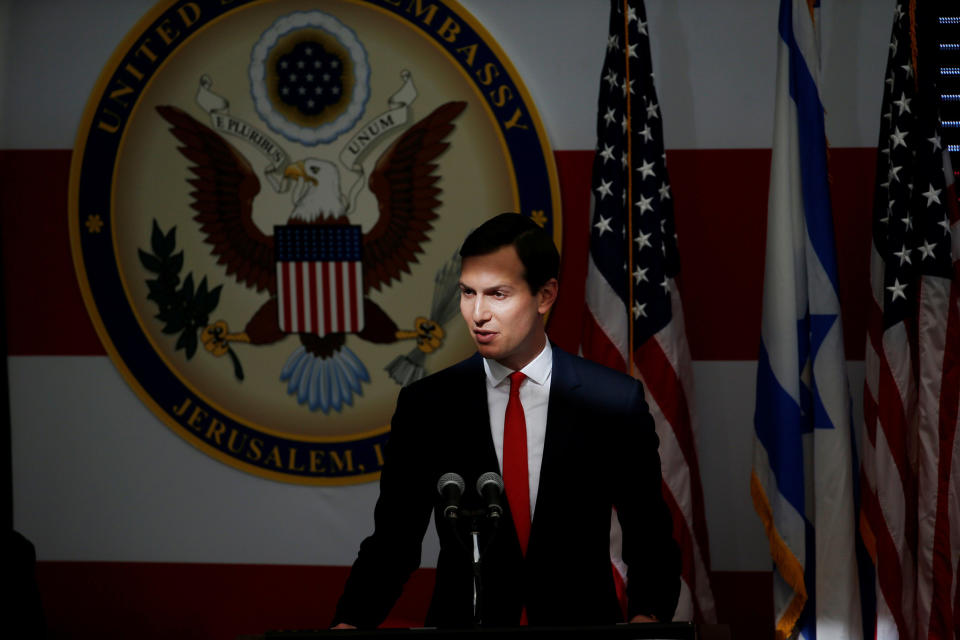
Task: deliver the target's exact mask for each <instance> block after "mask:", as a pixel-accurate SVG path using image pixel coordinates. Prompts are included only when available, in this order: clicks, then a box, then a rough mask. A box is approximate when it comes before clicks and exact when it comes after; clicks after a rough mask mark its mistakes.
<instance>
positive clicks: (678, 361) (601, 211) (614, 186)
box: [581, 0, 715, 622]
mask: <svg viewBox="0 0 960 640" xmlns="http://www.w3.org/2000/svg"><path fill="white" fill-rule="evenodd" d="M596 151H597V153H596V157H595V159H594V164H593V182H592V187H593V194H592V196H593V212H592V219H591V225H592V227H591V229H590V234H591V235H590V256H589V259H588V267H587V285H586V302H587V306H586V311H585V313H584V323H583V335H582V340H581V351H582V353H583V355H584V356H585V357H587V358H590V359H591V360H595V361H597V362H600V363H603V364H605V365H607V366H609V367H611V368H614V369H619V370H620V371H625V372H629V373H630V374H632V375H634V376H635V377H638V378H639V379H641V380H642V381H643V383H644V387H645V388H646V392H647V402H648V403H649V405H650V410H651V412H652V414H653V416H654V419H655V421H656V428H657V435H658V436H659V437H660V458H661V461H662V467H663V483H664V486H663V493H664V498H665V499H666V501H667V504H668V505H669V507H670V510H671V513H672V515H673V523H674V537H675V538H676V540H677V542H678V543H679V544H680V548H681V551H682V553H683V567H682V587H681V594H680V603H679V605H678V607H677V613H676V619H681V620H682V619H697V620H701V621H705V622H712V621H714V620H715V609H714V602H713V592H712V590H711V587H710V551H709V545H708V542H707V527H706V518H705V516H704V507H703V489H702V486H701V483H700V467H699V463H698V461H697V448H696V442H695V434H694V428H693V420H692V415H691V413H692V408H691V407H690V402H691V401H692V398H693V390H692V378H693V376H692V371H691V364H690V351H689V348H688V346H687V339H686V332H685V329H684V324H683V311H682V309H681V306H680V295H679V291H678V289H677V285H676V282H675V280H674V279H675V277H676V276H677V274H678V272H679V270H680V259H679V254H678V252H677V239H676V233H675V231H674V220H673V199H672V195H671V193H670V181H669V179H668V177H667V166H666V155H665V153H664V146H663V128H662V124H661V120H660V106H659V104H658V102H657V94H656V91H655V90H654V85H653V69H652V64H651V60H650V42H649V26H648V24H647V18H646V11H645V9H644V5H643V2H642V1H641V0H611V10H610V35H609V38H608V40H607V53H606V59H605V61H604V65H603V71H602V79H601V84H600V100H599V112H598V118H597V150H596ZM613 521H614V531H613V533H612V545H611V549H612V552H613V556H614V565H615V566H617V568H618V573H619V575H620V576H621V577H623V576H625V572H624V571H623V566H622V564H618V562H617V557H616V556H617V553H616V549H617V544H618V535H619V531H618V530H617V526H616V518H614V519H613Z"/></svg>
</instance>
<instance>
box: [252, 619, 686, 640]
mask: <svg viewBox="0 0 960 640" xmlns="http://www.w3.org/2000/svg"><path fill="white" fill-rule="evenodd" d="M488 634H489V635H491V636H496V637H497V639H498V640H500V639H501V638H502V639H504V640H511V639H515V640H538V639H541V638H551V639H553V638H559V639H561V640H563V639H568V640H573V639H574V638H590V639H593V638H611V639H618V640H627V639H636V640H698V638H699V634H698V633H697V627H696V625H694V624H693V623H691V622H666V623H659V622H644V623H634V624H626V623H624V624H616V625H598V626H583V627H468V628H462V629H437V628H414V629H368V630H363V629H338V630H331V629H314V630H308V629H302V630H296V631H268V632H267V633H265V634H264V635H262V636H253V637H251V640H252V638H258V640H259V639H262V640H311V639H317V640H330V639H331V638H339V640H367V639H369V640H391V639H393V638H396V639H398V640H399V639H401V638H403V639H407V638H410V639H411V640H413V639H415V638H423V639H424V640H439V639H441V638H451V639H452V640H457V639H463V638H470V637H472V636H477V635H488Z"/></svg>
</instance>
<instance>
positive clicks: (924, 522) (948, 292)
mask: <svg viewBox="0 0 960 640" xmlns="http://www.w3.org/2000/svg"><path fill="white" fill-rule="evenodd" d="M944 165H945V166H944V171H945V174H946V176H947V184H948V186H949V188H948V194H947V196H946V198H947V200H948V202H949V203H950V206H949V207H948V211H949V215H950V234H951V238H950V241H951V244H952V248H953V267H954V268H953V277H952V279H945V278H942V277H936V276H924V277H923V279H922V281H921V283H920V293H919V304H918V310H917V318H916V331H917V338H916V342H915V344H914V343H913V341H912V340H910V337H909V330H910V329H909V328H908V327H907V326H905V324H904V323H900V324H897V325H895V326H892V327H890V328H888V329H887V330H886V331H883V330H882V314H883V310H882V303H883V268H884V265H883V260H882V259H881V258H880V255H879V254H878V252H877V251H876V249H874V251H873V261H872V264H871V284H872V289H873V301H872V305H871V309H870V312H869V316H868V338H867V350H866V382H865V385H864V387H865V388H864V418H865V431H864V439H863V467H862V478H863V487H862V492H863V506H862V510H863V516H864V518H863V520H864V522H865V524H866V527H867V528H866V530H865V534H864V540H865V542H866V543H867V547H868V550H869V552H870V554H871V556H872V558H873V561H874V566H875V567H876V569H877V576H876V594H877V617H876V623H877V630H876V637H877V638H918V639H920V638H946V637H951V636H954V635H955V634H956V632H957V631H956V630H957V629H958V626H957V620H958V615H960V610H958V609H960V602H958V596H957V580H956V576H957V561H958V557H960V496H958V492H960V468H958V467H960V455H958V454H960V443H958V439H957V437H956V436H957V428H958V424H960V423H958V407H960V261H958V257H960V222H958V213H957V207H956V195H955V193H954V190H953V180H952V178H953V176H952V171H951V170H950V161H949V157H948V156H947V155H946V153H944ZM914 361H915V362H916V365H914ZM914 366H916V369H914ZM915 371H916V373H915Z"/></svg>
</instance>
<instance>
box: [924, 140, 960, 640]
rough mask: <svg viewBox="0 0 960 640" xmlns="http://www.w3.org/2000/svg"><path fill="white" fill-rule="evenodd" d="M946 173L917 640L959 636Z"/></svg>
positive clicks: (957, 368) (928, 333)
mask: <svg viewBox="0 0 960 640" xmlns="http://www.w3.org/2000/svg"><path fill="white" fill-rule="evenodd" d="M943 155H944V172H945V175H946V180H947V190H948V193H947V196H946V197H947V199H948V201H949V202H950V203H951V204H952V205H953V206H951V207H948V211H949V215H950V223H951V224H950V227H951V229H950V235H951V238H950V240H951V241H952V242H951V244H952V250H953V252H952V257H953V267H954V271H953V278H952V279H951V280H947V279H945V278H939V277H932V276H925V277H924V278H923V280H922V281H921V283H920V303H919V308H918V323H917V330H918V334H917V335H918V339H917V344H918V369H919V376H918V377H919V386H918V398H917V402H918V406H917V423H918V424H917V436H918V450H917V458H918V459H917V469H918V478H917V490H918V494H919V499H918V508H919V512H918V514H917V614H918V615H917V632H918V633H917V636H918V637H920V638H926V637H929V638H943V637H947V636H950V635H955V634H956V633H957V632H958V626H957V614H958V612H957V610H956V608H955V599H956V583H957V580H956V576H957V559H958V556H960V544H958V542H960V531H958V529H960V496H958V495H957V494H958V491H960V471H958V469H957V467H958V463H960V460H958V458H957V451H958V443H957V437H956V436H957V426H958V415H957V413H958V407H960V296H958V293H960V260H958V258H960V251H958V245H960V223H958V215H957V207H956V203H957V200H956V194H955V193H954V191H953V172H952V170H951V169H950V157H949V155H947V152H946V151H945V152H944V154H943Z"/></svg>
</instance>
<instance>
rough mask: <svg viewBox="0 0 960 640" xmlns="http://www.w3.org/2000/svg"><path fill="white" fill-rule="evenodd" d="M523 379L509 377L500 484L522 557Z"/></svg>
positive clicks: (526, 537)
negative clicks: (521, 402)
mask: <svg viewBox="0 0 960 640" xmlns="http://www.w3.org/2000/svg"><path fill="white" fill-rule="evenodd" d="M526 378H527V376H525V375H523V374H522V373H521V372H519V371H514V372H513V373H511V374H510V399H509V400H507V413H506V415H505V416H504V419H503V484H504V485H505V487H506V490H507V501H508V502H509V503H510V514H511V515H512V516H513V526H514V528H515V529H516V530H517V538H518V539H519V540H520V549H521V550H522V551H523V555H527V543H528V542H529V541H530V479H529V475H528V473H527V419H526V418H524V417H523V405H522V404H520V385H521V384H523V381H524V380H526ZM520 625H521V626H524V627H525V626H527V608H526V607H523V609H522V610H521V611H520Z"/></svg>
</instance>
